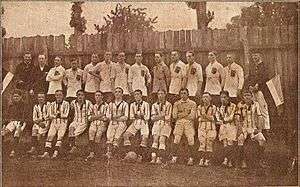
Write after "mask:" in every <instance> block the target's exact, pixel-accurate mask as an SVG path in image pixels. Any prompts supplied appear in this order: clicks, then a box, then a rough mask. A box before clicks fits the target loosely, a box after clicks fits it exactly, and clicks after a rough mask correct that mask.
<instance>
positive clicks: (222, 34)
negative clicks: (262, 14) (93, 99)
mask: <svg viewBox="0 0 300 187" xmlns="http://www.w3.org/2000/svg"><path fill="white" fill-rule="evenodd" d="M246 33H247V39H248V42H249V47H250V51H251V50H259V51H260V52H262V54H263V59H264V61H265V62H266V64H267V67H268V68H267V70H266V71H268V74H269V76H270V78H271V77H272V76H274V75H275V74H280V75H281V77H282V85H283V90H284V97H285V99H286V100H285V102H286V103H287V105H286V106H288V107H287V108H286V110H287V113H288V114H289V115H288V121H289V122H290V123H289V124H294V125H297V106H296V105H295V103H297V99H296V98H297V90H298V89H297V78H298V76H297V75H298V73H297V72H298V68H297V67H298V61H297V60H298V50H297V46H298V25H290V26H281V27H254V28H248V29H246ZM240 38H241V30H240V29H233V30H225V29H214V30H211V29H207V30H180V31H166V32H138V33H137V32H135V33H121V34H91V35H87V34H85V35H82V36H80V37H78V38H75V37H74V36H71V37H70V38H69V45H70V46H69V47H68V46H67V45H66V41H65V40H66V38H65V36H64V35H60V36H52V35H50V36H35V37H23V38H4V39H3V42H2V55H3V56H2V57H3V68H4V69H6V70H9V69H10V66H14V65H15V64H17V63H19V62H20V61H22V55H23V53H24V52H25V51H30V52H32V54H33V56H34V61H36V59H37V55H38V54H40V53H43V54H46V56H47V57H48V62H49V63H50V64H52V61H53V58H54V57H55V56H57V55H60V56H62V57H63V58H64V66H66V67H68V66H69V59H70V57H72V56H77V57H79V59H80V62H81V65H82V67H83V66H84V65H85V64H87V63H89V57H90V54H92V53H98V54H100V58H103V57H102V56H103V53H104V51H105V50H107V49H109V50H111V51H112V52H114V53H116V52H119V51H124V52H126V54H127V62H128V63H129V64H133V63H134V53H135V52H136V51H137V50H139V51H142V52H143V54H144V63H145V64H146V65H148V66H150V67H151V66H152V65H153V63H154V55H153V53H154V51H157V50H160V51H162V52H165V54H166V55H165V62H166V63H167V64H169V63H170V53H169V52H170V51H172V50H178V51H179V52H180V53H181V59H182V60H183V61H185V55H184V52H185V51H187V50H191V49H193V50H194V51H195V53H196V60H197V62H198V63H200V64H202V66H203V68H204V67H205V66H206V65H207V63H208V60H207V53H208V51H209V50H215V51H217V52H218V61H220V62H221V63H222V64H223V65H226V62H225V61H224V59H225V58H224V56H225V54H226V53H227V52H235V53H236V54H237V61H238V62H239V63H240V64H241V65H242V66H244V60H243V59H244V52H243V50H244V49H243V45H242V43H241V41H240Z"/></svg>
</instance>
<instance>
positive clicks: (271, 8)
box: [227, 2, 298, 29]
mask: <svg viewBox="0 0 300 187" xmlns="http://www.w3.org/2000/svg"><path fill="white" fill-rule="evenodd" d="M297 8H298V3H297V2H288V3H287V2H256V3H254V4H253V5H251V6H250V7H246V8H243V9H242V13H241V15H240V16H234V17H232V18H231V23H230V24H227V28H228V29H231V28H237V27H240V26H249V27H253V26H259V27H263V26H269V25H270V26H271V25H272V26H274V25H276V26H281V25H293V24H294V25H296V24H297V22H298V13H297Z"/></svg>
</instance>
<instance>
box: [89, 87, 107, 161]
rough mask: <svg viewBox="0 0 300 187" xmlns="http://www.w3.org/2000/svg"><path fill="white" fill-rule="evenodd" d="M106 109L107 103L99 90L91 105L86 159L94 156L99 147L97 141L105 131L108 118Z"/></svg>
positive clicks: (98, 141)
mask: <svg viewBox="0 0 300 187" xmlns="http://www.w3.org/2000/svg"><path fill="white" fill-rule="evenodd" d="M107 111H108V104H107V103H106V102H104V98H103V95H102V93H101V91H96V93H95V104H94V106H93V110H92V114H91V116H90V117H89V121H90V122H91V125H90V128H89V155H88V157H87V158H86V160H91V159H94V158H95V152H96V150H97V148H99V143H100V140H101V137H102V135H103V134H104V133H105V132H106V129H107V125H108V119H107V117H106V114H107Z"/></svg>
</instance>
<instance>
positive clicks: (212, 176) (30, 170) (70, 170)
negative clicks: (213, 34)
mask: <svg viewBox="0 0 300 187" xmlns="http://www.w3.org/2000/svg"><path fill="white" fill-rule="evenodd" d="M86 138H87V137H86V135H85V136H84V137H81V138H80V140H79V141H80V149H81V150H82V151H81V152H80V154H81V155H85V154H86V150H87V147H86V143H87V142H86ZM23 143H25V147H24V150H26V149H28V148H29V147H28V138H25V139H24V138H23ZM9 147H10V146H9V145H8V144H7V146H5V147H4V149H3V150H4V152H3V153H4V154H3V156H4V157H3V173H2V174H3V181H2V182H3V186H258V185H264V186H266V185H268V186H269V185H276V186H279V185H280V186H287V185H297V182H298V178H297V173H294V174H293V175H286V171H287V166H288V160H287V158H288V157H287V155H288V154H289V152H288V149H287V147H285V146H284V145H283V144H282V143H281V142H279V141H275V140H273V141H269V143H268V146H267V147H266V151H265V153H266V154H265V157H266V160H267V162H268V165H269V167H268V168H266V169H253V168H252V169H248V170H241V169H226V168H223V167H221V166H219V164H218V161H215V164H214V165H212V166H211V167H209V168H201V167H199V166H198V165H194V166H191V167H188V166H186V165H185V164H184V163H179V164H176V165H167V166H165V167H162V166H160V165H151V164H149V163H124V162H122V161H120V160H116V159H113V160H111V161H110V162H108V161H107V160H106V159H104V158H103V157H99V158H97V159H96V160H95V161H93V162H85V161H84V157H80V156H79V157H76V158H74V159H71V160H69V159H63V160H57V161H52V160H37V159H32V158H27V157H24V158H21V159H9V158H7V156H6V155H7V152H9V151H8V150H9ZM218 150H219V151H216V153H215V156H216V157H218V156H219V155H220V154H221V150H220V149H219V148H218ZM250 156H251V155H250ZM249 165H250V166H251V163H250V164H249ZM254 168H255V167H254Z"/></svg>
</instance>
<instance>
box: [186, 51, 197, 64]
mask: <svg viewBox="0 0 300 187" xmlns="http://www.w3.org/2000/svg"><path fill="white" fill-rule="evenodd" d="M186 60H187V62H188V63H193V62H194V60H195V58H194V55H193V54H192V53H186Z"/></svg>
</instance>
